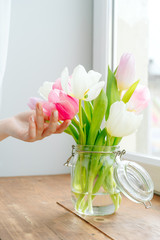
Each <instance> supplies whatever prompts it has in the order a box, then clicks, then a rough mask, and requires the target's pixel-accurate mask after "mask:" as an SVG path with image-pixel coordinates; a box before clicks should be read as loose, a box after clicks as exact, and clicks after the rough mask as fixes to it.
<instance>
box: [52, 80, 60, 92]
mask: <svg viewBox="0 0 160 240" xmlns="http://www.w3.org/2000/svg"><path fill="white" fill-rule="evenodd" d="M52 89H59V90H62V85H61V79H60V78H58V79H57V80H56V81H55V82H54V83H53V85H52Z"/></svg>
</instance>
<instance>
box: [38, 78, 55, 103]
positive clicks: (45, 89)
mask: <svg viewBox="0 0 160 240" xmlns="http://www.w3.org/2000/svg"><path fill="white" fill-rule="evenodd" d="M52 85H53V82H44V83H43V86H42V87H40V88H39V90H38V93H39V94H40V96H41V97H42V98H43V99H45V100H46V101H47V100H48V95H49V93H50V91H51V90H52Z"/></svg>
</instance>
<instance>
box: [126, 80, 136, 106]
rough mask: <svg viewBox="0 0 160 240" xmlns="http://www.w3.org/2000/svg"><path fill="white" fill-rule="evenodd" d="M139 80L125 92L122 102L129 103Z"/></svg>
mask: <svg viewBox="0 0 160 240" xmlns="http://www.w3.org/2000/svg"><path fill="white" fill-rule="evenodd" d="M139 81H140V80H137V81H136V82H134V83H133V84H132V85H131V86H130V88H129V89H128V90H127V92H126V93H125V94H124V96H123V98H122V101H123V102H124V103H127V102H128V101H129V99H130V98H131V96H132V94H133V93H134V91H135V89H136V87H137V85H138V83H139Z"/></svg>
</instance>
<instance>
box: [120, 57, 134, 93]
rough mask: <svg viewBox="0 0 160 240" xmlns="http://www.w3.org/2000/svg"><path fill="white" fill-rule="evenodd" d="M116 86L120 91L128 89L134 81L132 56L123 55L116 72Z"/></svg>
mask: <svg viewBox="0 0 160 240" xmlns="http://www.w3.org/2000/svg"><path fill="white" fill-rule="evenodd" d="M115 76H116V79H117V85H118V88H119V89H120V90H125V89H128V88H129V87H130V86H131V85H132V83H133V82H134V80H135V59H134V56H133V55H132V54H129V53H124V54H123V55H122V56H121V59H120V63H119V66H118V69H117V72H116V75H115Z"/></svg>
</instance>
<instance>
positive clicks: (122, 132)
mask: <svg viewBox="0 0 160 240" xmlns="http://www.w3.org/2000/svg"><path fill="white" fill-rule="evenodd" d="M142 118H143V116H142V115H137V114H135V113H134V112H129V111H127V105H126V104H125V103H124V102H122V101H118V102H115V103H113V104H112V105H111V108H110V113H109V117H108V120H107V121H106V123H105V127H106V129H107V131H108V133H109V135H110V136H113V137H124V136H128V135H130V134H132V133H133V132H134V131H135V130H137V128H138V127H139V125H140V123H141V121H142Z"/></svg>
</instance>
